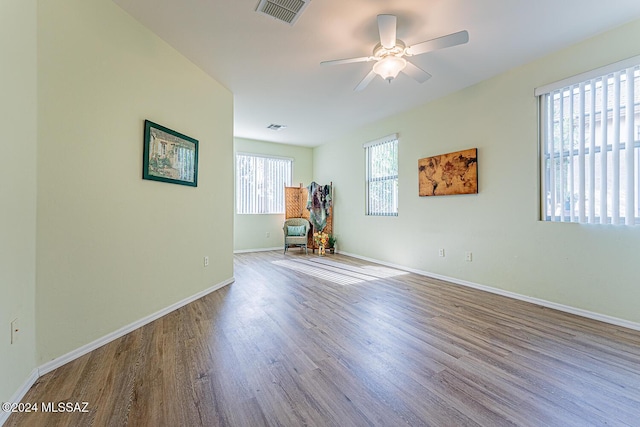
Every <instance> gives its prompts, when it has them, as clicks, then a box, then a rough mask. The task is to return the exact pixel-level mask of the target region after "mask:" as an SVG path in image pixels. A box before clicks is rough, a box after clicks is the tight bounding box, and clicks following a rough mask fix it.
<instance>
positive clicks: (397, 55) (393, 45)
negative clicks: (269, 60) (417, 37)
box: [320, 15, 469, 91]
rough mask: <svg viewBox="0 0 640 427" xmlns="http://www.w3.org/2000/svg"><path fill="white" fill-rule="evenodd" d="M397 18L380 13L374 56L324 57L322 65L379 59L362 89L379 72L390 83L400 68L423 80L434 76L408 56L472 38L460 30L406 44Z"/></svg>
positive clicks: (361, 84)
mask: <svg viewBox="0 0 640 427" xmlns="http://www.w3.org/2000/svg"><path fill="white" fill-rule="evenodd" d="M396 22H397V18H396V16H395V15H378V32H379V33H380V43H378V44H376V46H375V47H374V48H373V55H372V56H362V57H359V58H349V59H337V60H334V61H324V62H321V63H320V65H338V64H351V63H354V62H370V61H376V63H375V64H373V69H372V70H371V71H370V72H369V74H367V75H366V76H365V78H364V79H362V81H361V82H360V83H359V84H358V86H356V88H355V89H354V90H355V91H360V90H363V89H364V88H365V87H367V85H368V84H369V83H371V81H372V80H373V79H374V78H375V76H376V74H377V75H379V76H380V77H382V78H383V79H385V80H387V81H389V83H391V80H393V79H394V78H396V77H397V76H398V73H399V72H401V71H402V72H403V73H405V74H406V75H408V76H409V77H412V78H414V79H415V80H416V81H417V82H418V83H424V82H426V81H427V80H428V79H429V78H431V74H429V73H427V72H426V71H424V70H423V69H422V68H420V67H418V66H417V65H415V64H413V63H411V62H409V61H407V60H406V59H405V57H410V56H415V55H422V54H423V53H427V52H432V51H434V50H438V49H444V48H446V47H452V46H457V45H459V44H464V43H467V42H468V41H469V33H468V32H467V31H459V32H457V33H452V34H449V35H446V36H442V37H438V38H435V39H432V40H427V41H426V42H421V43H418V44H414V45H413V46H407V45H405V43H404V42H403V41H402V40H400V39H396Z"/></svg>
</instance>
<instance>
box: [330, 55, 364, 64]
mask: <svg viewBox="0 0 640 427" xmlns="http://www.w3.org/2000/svg"><path fill="white" fill-rule="evenodd" d="M369 61H373V58H371V57H370V56H361V57H360V58H348V59H335V60H333V61H322V62H321V63H320V65H340V64H352V63H354V62H369Z"/></svg>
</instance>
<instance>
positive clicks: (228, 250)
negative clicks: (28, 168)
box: [36, 0, 233, 363]
mask: <svg viewBox="0 0 640 427" xmlns="http://www.w3.org/2000/svg"><path fill="white" fill-rule="evenodd" d="M38 61H39V64H38V65H39V67H38V71H39V75H38V85H39V94H38V114H39V119H38V131H39V139H38V199H37V202H38V208H37V237H38V242H37V298H36V307H37V345H38V363H43V362H46V361H49V360H51V359H53V358H56V357H58V356H61V355H63V354H65V353H67V352H69V351H71V350H74V349H76V348H78V347H80V346H82V345H84V344H87V343H89V342H91V341H93V340H95V339H98V338H100V337H102V336H104V335H106V334H108V333H110V332H112V331H114V330H117V329H119V328H120V327H122V326H125V325H128V324H130V323H132V322H134V321H136V320H138V319H140V318H142V317H144V316H146V315H149V314H151V313H154V312H156V311H158V310H160V309H162V308H164V307H167V306H169V305H171V304H173V303H175V302H177V301H180V300H182V299H184V298H187V297H189V296H191V295H194V294H196V293H198V292H199V291H201V290H204V289H206V288H209V287H211V286H213V285H216V284H218V283H222V282H224V281H225V280H227V279H229V278H231V277H232V275H233V259H232V253H233V237H232V228H233V225H232V222H233V216H232V204H233V188H232V186H230V185H229V183H230V182H232V180H233V136H232V132H233V98H232V94H231V93H230V92H229V91H228V90H227V89H225V88H223V87H222V86H221V85H220V84H218V83H217V82H216V81H214V80H213V79H211V78H210V77H209V76H208V75H206V74H205V73H204V72H203V71H202V70H200V69H199V68H197V67H196V66H194V65H193V64H192V63H191V62H189V61H188V60H186V59H185V58H184V57H182V56H181V55H180V54H178V53H177V52H176V51H175V50H174V49H173V48H171V47H170V46H168V45H167V44H166V43H164V42H163V41H162V40H160V39H159V38H158V37H157V36H155V35H154V34H153V33H151V32H150V31H148V30H147V29H146V28H144V27H143V26H142V25H140V24H139V23H138V22H137V21H135V20H134V19H133V18H131V17H130V16H129V15H128V14H126V13H125V12H124V11H123V10H122V9H120V8H119V7H118V6H117V5H115V4H114V3H113V2H112V1H110V0H92V1H86V0H41V1H40V2H39V4H38ZM145 119H149V120H152V121H154V122H156V123H159V124H162V125H164V126H166V127H169V128H171V129H174V130H176V131H178V132H181V133H184V134H186V135H189V136H191V137H193V138H195V139H198V140H199V141H200V153H199V154H200V157H199V176H198V187H197V188H192V187H187V186H181V185H175V184H166V183H160V182H155V181H148V180H142V149H143V140H142V135H143V121H144V120H145ZM205 255H207V256H209V257H210V259H211V264H210V266H209V267H207V268H205V267H204V266H203V257H204V256H205Z"/></svg>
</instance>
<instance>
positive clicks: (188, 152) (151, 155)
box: [142, 120, 198, 187]
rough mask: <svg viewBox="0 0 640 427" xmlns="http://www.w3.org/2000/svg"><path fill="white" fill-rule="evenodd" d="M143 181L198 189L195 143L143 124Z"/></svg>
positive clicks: (145, 123)
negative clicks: (147, 180)
mask: <svg viewBox="0 0 640 427" xmlns="http://www.w3.org/2000/svg"><path fill="white" fill-rule="evenodd" d="M142 179H149V180H152V181H161V182H168V183H171V184H180V185H188V186H190V187H197V186H198V140H197V139H193V138H191V137H189V136H187V135H184V134H181V133H179V132H176V131H174V130H171V129H169V128H167V127H164V126H162V125H159V124H157V123H154V122H152V121H150V120H145V121H144V155H143V165H142Z"/></svg>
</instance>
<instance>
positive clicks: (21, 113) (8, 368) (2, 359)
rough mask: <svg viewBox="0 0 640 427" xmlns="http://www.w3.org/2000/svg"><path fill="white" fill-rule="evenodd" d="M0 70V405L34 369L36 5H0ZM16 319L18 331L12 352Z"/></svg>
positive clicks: (26, 1) (30, 0) (25, 0)
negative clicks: (13, 327) (0, 135)
mask: <svg viewBox="0 0 640 427" xmlns="http://www.w3.org/2000/svg"><path fill="white" fill-rule="evenodd" d="M0 64H1V65H0V94H1V95H0V128H1V129H2V138H0V147H1V148H2V157H1V158H2V167H0V204H1V205H2V207H1V208H0V402H6V401H8V400H9V398H10V397H11V396H13V394H14V393H15V392H16V390H17V389H18V388H19V387H20V386H21V385H22V384H23V383H24V382H25V380H26V379H27V377H28V376H29V373H30V372H31V371H32V370H33V369H34V368H35V364H36V345H35V310H34V301H35V287H36V275H35V262H36V228H35V224H36V175H37V174H36V142H37V132H36V120H37V109H36V99H37V94H36V74H37V73H36V65H37V60H36V0H0ZM15 318H18V321H19V325H20V329H21V331H20V337H19V339H18V341H17V342H16V343H15V344H13V345H11V344H10V342H11V331H10V323H11V321H12V320H13V319H15ZM1 419H2V414H1V413H0V420H1Z"/></svg>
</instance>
